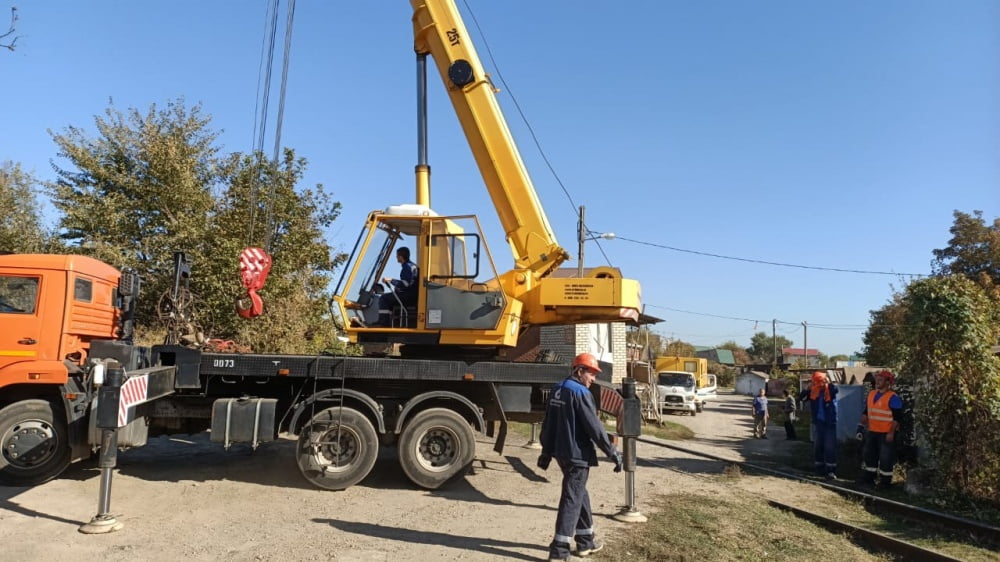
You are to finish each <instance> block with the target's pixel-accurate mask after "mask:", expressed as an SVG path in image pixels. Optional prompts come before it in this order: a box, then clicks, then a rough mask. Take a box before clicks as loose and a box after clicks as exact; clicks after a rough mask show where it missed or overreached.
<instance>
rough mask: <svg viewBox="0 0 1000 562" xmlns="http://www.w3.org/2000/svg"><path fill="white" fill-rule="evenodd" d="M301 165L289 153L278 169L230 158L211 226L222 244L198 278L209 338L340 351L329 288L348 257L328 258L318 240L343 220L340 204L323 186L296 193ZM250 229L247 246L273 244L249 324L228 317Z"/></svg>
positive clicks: (258, 159)
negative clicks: (261, 309)
mask: <svg viewBox="0 0 1000 562" xmlns="http://www.w3.org/2000/svg"><path fill="white" fill-rule="evenodd" d="M306 164H307V163H306V161H305V159H303V158H297V157H296V156H295V153H294V151H293V150H291V149H285V151H284V154H283V160H282V162H281V164H280V166H278V165H275V163H274V162H271V161H269V160H268V159H265V158H264V157H263V156H262V155H260V154H258V155H256V156H255V157H251V156H247V155H241V154H234V155H231V156H230V158H229V160H228V161H227V163H226V165H225V170H226V175H225V184H226V188H225V190H224V192H223V193H222V195H221V197H220V198H219V202H218V205H217V209H218V210H217V212H216V213H215V214H214V215H213V217H212V221H211V224H210V225H209V232H210V235H211V236H212V237H213V239H215V240H217V241H219V245H217V246H216V248H215V250H214V254H213V255H212V256H211V257H210V258H209V259H207V260H205V262H204V263H203V264H202V265H201V267H199V271H201V270H202V269H204V272H203V273H199V276H198V277H197V278H196V281H195V289H196V291H197V292H198V293H199V294H200V295H202V299H200V301H202V302H201V306H200V310H201V311H202V312H201V313H200V316H199V319H200V321H201V322H203V323H204V324H206V325H207V326H210V327H211V331H212V333H216V334H219V333H221V334H232V335H233V336H234V337H236V338H238V339H239V341H241V342H242V343H245V344H247V345H250V346H251V347H252V348H253V349H255V350H257V351H265V350H267V351H278V350H280V351H283V352H286V353H314V352H317V351H321V350H324V349H330V348H338V347H340V346H339V344H338V343H337V342H336V340H335V338H334V333H333V326H332V323H331V320H330V318H329V316H328V311H329V300H330V296H331V295H330V293H329V292H328V290H327V286H328V285H329V283H330V281H331V275H332V273H333V270H334V269H335V268H336V267H337V266H339V265H341V264H342V263H343V261H344V260H345V259H346V255H344V254H337V255H331V251H332V250H331V248H330V247H329V245H328V244H327V243H326V242H325V241H324V240H323V231H324V230H325V229H328V228H329V227H330V225H332V224H333V222H334V220H336V219H337V217H338V216H339V215H340V203H339V202H336V201H333V200H332V198H331V197H330V196H329V194H327V193H326V192H325V191H324V189H323V186H322V185H316V186H315V187H314V188H312V189H297V188H296V185H297V183H298V182H299V181H300V180H301V179H302V175H303V174H304V172H305V168H306ZM258 175H259V180H258V182H256V183H255V182H254V181H253V178H254V177H255V176H258ZM255 185H256V186H257V187H256V188H255V187H254V186H255ZM269 208H270V209H269ZM251 209H254V211H253V213H252V215H251V212H250V210H251ZM269 221H270V222H269ZM251 231H253V233H254V235H253V238H254V239H253V240H251V243H252V244H254V245H258V246H268V245H269V246H270V253H271V255H272V257H273V258H274V264H273V266H272V269H271V273H270V275H269V276H268V278H267V282H266V284H265V286H264V289H263V290H262V291H260V295H261V297H262V298H263V299H264V306H265V314H264V315H263V316H261V317H258V318H256V319H253V320H249V321H248V320H244V319H242V318H240V317H239V316H237V315H235V314H234V313H233V310H234V307H233V303H234V300H235V298H236V297H237V296H238V295H240V294H241V293H244V292H245V290H244V289H242V288H241V287H240V285H239V275H238V262H237V258H238V256H239V253H240V251H241V250H242V249H243V248H244V247H245V246H246V245H247V241H248V238H249V237H250V232H251ZM268 240H269V242H268Z"/></svg>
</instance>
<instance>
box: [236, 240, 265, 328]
mask: <svg viewBox="0 0 1000 562" xmlns="http://www.w3.org/2000/svg"><path fill="white" fill-rule="evenodd" d="M270 272H271V256H270V255H268V253H267V252H265V251H264V249H263V248H253V247H251V248H245V249H244V250H243V251H242V252H240V281H241V282H242V283H243V286H244V287H246V289H247V296H248V297H250V307H249V308H245V307H243V306H242V305H243V302H242V299H237V301H236V313H237V314H239V315H240V316H242V317H243V318H255V317H257V316H260V315H261V314H262V313H263V312H264V301H263V300H261V298H260V295H258V294H257V291H259V290H261V289H263V288H264V281H266V280H267V274H268V273H270Z"/></svg>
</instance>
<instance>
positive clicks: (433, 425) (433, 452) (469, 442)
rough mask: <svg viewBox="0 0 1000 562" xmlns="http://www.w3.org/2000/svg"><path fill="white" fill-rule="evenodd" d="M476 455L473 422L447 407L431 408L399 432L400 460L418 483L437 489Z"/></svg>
mask: <svg viewBox="0 0 1000 562" xmlns="http://www.w3.org/2000/svg"><path fill="white" fill-rule="evenodd" d="M475 455H476V436H475V434H473V432H472V427H471V426H470V425H469V422H468V421H467V420H466V419H465V418H463V417H462V416H460V415H459V414H458V413H457V412H455V411H453V410H449V409H447V408H431V409H429V410H424V411H422V412H419V413H417V414H415V415H414V416H413V418H412V419H410V420H409V421H408V422H407V423H406V426H405V427H404V428H403V432H402V434H400V436H399V464H401V465H402V466H403V472H405V473H406V475H407V476H408V477H409V478H410V480H412V481H413V483H414V484H416V485H418V486H420V487H422V488H427V489H428V490H434V489H436V488H438V487H440V486H441V485H442V484H444V483H445V482H447V481H448V480H449V479H451V478H452V477H453V476H455V475H456V474H458V473H460V472H462V471H463V470H465V468H466V467H468V466H469V465H470V464H472V459H473V458H474V457H475Z"/></svg>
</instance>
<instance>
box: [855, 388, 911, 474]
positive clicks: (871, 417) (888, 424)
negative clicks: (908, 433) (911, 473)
mask: <svg viewBox="0 0 1000 562" xmlns="http://www.w3.org/2000/svg"><path fill="white" fill-rule="evenodd" d="M895 382H896V376H895V375H893V374H892V373H891V372H890V371H885V370H883V371H879V372H878V373H876V374H875V390H872V391H871V392H869V393H868V400H867V406H868V407H867V408H866V410H865V413H864V414H862V415H861V425H862V426H866V427H867V429H868V431H867V432H866V434H865V436H864V440H865V445H864V465H863V468H864V474H863V475H862V482H864V483H866V484H875V481H876V477H877V479H878V483H879V485H881V486H891V485H892V470H893V468H894V467H895V465H896V432H897V431H898V430H899V420H900V419H901V418H902V415H903V400H902V399H901V398H900V397H899V395H898V394H896V393H895V392H893V391H892V385H893V384H895Z"/></svg>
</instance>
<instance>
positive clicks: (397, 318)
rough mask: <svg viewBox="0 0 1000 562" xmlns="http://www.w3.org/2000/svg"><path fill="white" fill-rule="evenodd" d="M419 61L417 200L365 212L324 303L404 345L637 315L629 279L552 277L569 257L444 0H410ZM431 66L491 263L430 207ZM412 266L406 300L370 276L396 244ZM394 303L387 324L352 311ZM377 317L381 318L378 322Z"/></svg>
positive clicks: (377, 275) (456, 224) (370, 333)
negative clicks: (473, 185) (503, 262)
mask: <svg viewBox="0 0 1000 562" xmlns="http://www.w3.org/2000/svg"><path fill="white" fill-rule="evenodd" d="M410 3H411V4H412V6H413V37H414V50H415V51H416V54H417V66H418V88H417V90H418V98H419V99H418V108H419V110H418V118H417V124H418V163H417V165H416V202H415V203H414V204H407V205H398V206H393V207H389V208H387V209H385V210H377V211H373V212H371V213H370V214H369V215H368V219H367V221H366V222H365V226H364V228H363V229H362V231H361V234H360V236H359V237H358V239H357V242H356V243H355V246H354V249H353V251H352V253H351V256H350V258H349V260H348V262H347V263H346V265H345V269H344V273H343V276H342V277H341V279H340V281H339V283H338V284H337V286H336V288H335V291H334V293H335V295H334V297H333V309H334V314H335V316H336V317H337V319H338V324H339V325H340V326H341V327H342V328H343V330H344V331H345V332H346V334H347V335H348V338H349V339H350V341H352V342H355V343H366V342H395V343H402V344H407V345H409V346H411V347H414V348H417V347H423V346H440V345H452V346H472V347H486V348H491V347H492V348H501V347H511V346H514V345H516V344H517V339H518V335H519V334H520V333H521V330H522V329H524V328H526V327H528V326H542V325H559V324H579V323H592V322H595V323H596V322H612V321H629V320H632V321H635V320H637V319H638V316H639V310H640V288H639V283H638V281H635V280H632V279H623V278H622V277H621V275H620V274H619V273H618V271H617V270H615V269H612V268H607V267H603V268H596V269H595V270H592V271H591V273H590V275H589V276H588V277H585V278H557V277H553V276H551V274H552V272H553V271H555V270H556V269H557V268H558V267H559V266H560V264H562V263H564V262H565V261H566V260H568V259H570V256H569V254H568V252H567V251H566V250H565V249H564V248H562V247H561V246H560V245H559V243H558V242H557V241H556V238H555V235H554V234H553V232H552V227H551V226H550V225H549V221H548V218H546V216H545V212H544V211H543V210H542V206H541V204H540V203H539V200H538V196H537V194H536V193H535V188H534V186H533V185H532V183H531V179H530V177H529V176H528V172H527V170H526V169H525V167H524V163H523V162H522V160H521V156H520V154H519V153H518V150H517V146H516V145H515V143H514V140H513V138H512V136H511V134H510V131H509V129H508V128H507V123H506V121H505V120H504V117H503V114H502V112H501V111H500V106H499V104H498V103H497V100H496V96H495V90H494V87H493V84H492V83H491V82H490V79H489V76H488V75H487V74H486V72H485V71H484V69H483V66H482V63H481V62H480V60H479V57H478V55H477V54H476V50H475V47H474V46H473V44H472V41H471V40H470V37H469V34H468V32H467V31H466V28H465V25H464V24H463V23H462V20H461V17H460V15H459V12H458V9H457V8H456V6H455V3H454V2H453V0H411V2H410ZM427 55H431V57H432V58H433V59H434V62H435V64H436V65H437V68H438V71H439V72H440V74H441V78H442V80H443V81H444V84H445V87H446V89H447V91H448V96H449V97H450V98H451V102H452V105H453V106H454V108H455V112H456V114H457V115H458V120H459V122H460V123H461V125H462V129H463V131H464V132H465V136H466V138H467V140H468V142H469V147H470V148H471V149H472V154H473V156H474V157H475V160H476V164H477V165H478V167H479V170H480V173H481V174H482V177H483V181H484V182H485V184H486V188H487V190H488V191H489V194H490V197H491V198H492V200H493V204H494V206H495V207H496V210H497V213H498V215H499V218H500V223H501V225H502V226H503V228H504V230H505V232H506V237H507V242H508V243H509V244H510V247H511V250H512V252H513V255H514V268H513V269H511V270H510V271H507V272H505V273H502V274H499V275H498V274H497V272H496V268H495V266H494V264H493V260H492V258H491V256H490V253H489V249H488V248H487V246H486V244H485V241H484V238H483V236H482V231H481V228H480V225H479V222H478V220H477V219H476V217H475V216H474V215H466V216H438V215H437V214H436V213H434V211H432V210H431V207H430V167H429V166H428V164H427V150H426V143H427V115H426V107H427V103H426V95H427V92H426V84H427V80H426V66H427V64H426V61H427ZM404 246H405V247H407V248H408V249H409V250H410V251H411V255H412V256H413V261H414V262H415V264H416V266H417V271H418V272H419V274H418V280H417V285H418V289H417V298H416V304H415V305H413V304H412V303H404V302H403V301H402V300H401V299H395V298H394V297H393V296H392V295H393V293H392V288H391V287H387V288H383V287H380V285H379V280H380V279H382V278H383V277H384V276H391V277H395V271H393V267H395V263H396V260H395V255H396V253H395V250H396V249H398V248H400V247H404ZM380 289H384V290H385V291H388V293H386V295H387V296H383V297H381V303H382V307H386V306H387V303H388V307H389V308H390V309H391V310H392V314H391V316H390V318H389V322H388V323H387V325H377V326H375V325H373V324H372V323H371V321H370V319H371V318H372V316H371V315H369V317H368V318H369V321H366V320H365V318H364V316H363V315H362V310H364V309H366V308H368V309H371V308H373V307H376V306H377V305H378V302H377V301H378V299H379V298H380V297H379V295H378V291H379V290H380ZM383 324H385V323H384V322H383Z"/></svg>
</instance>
